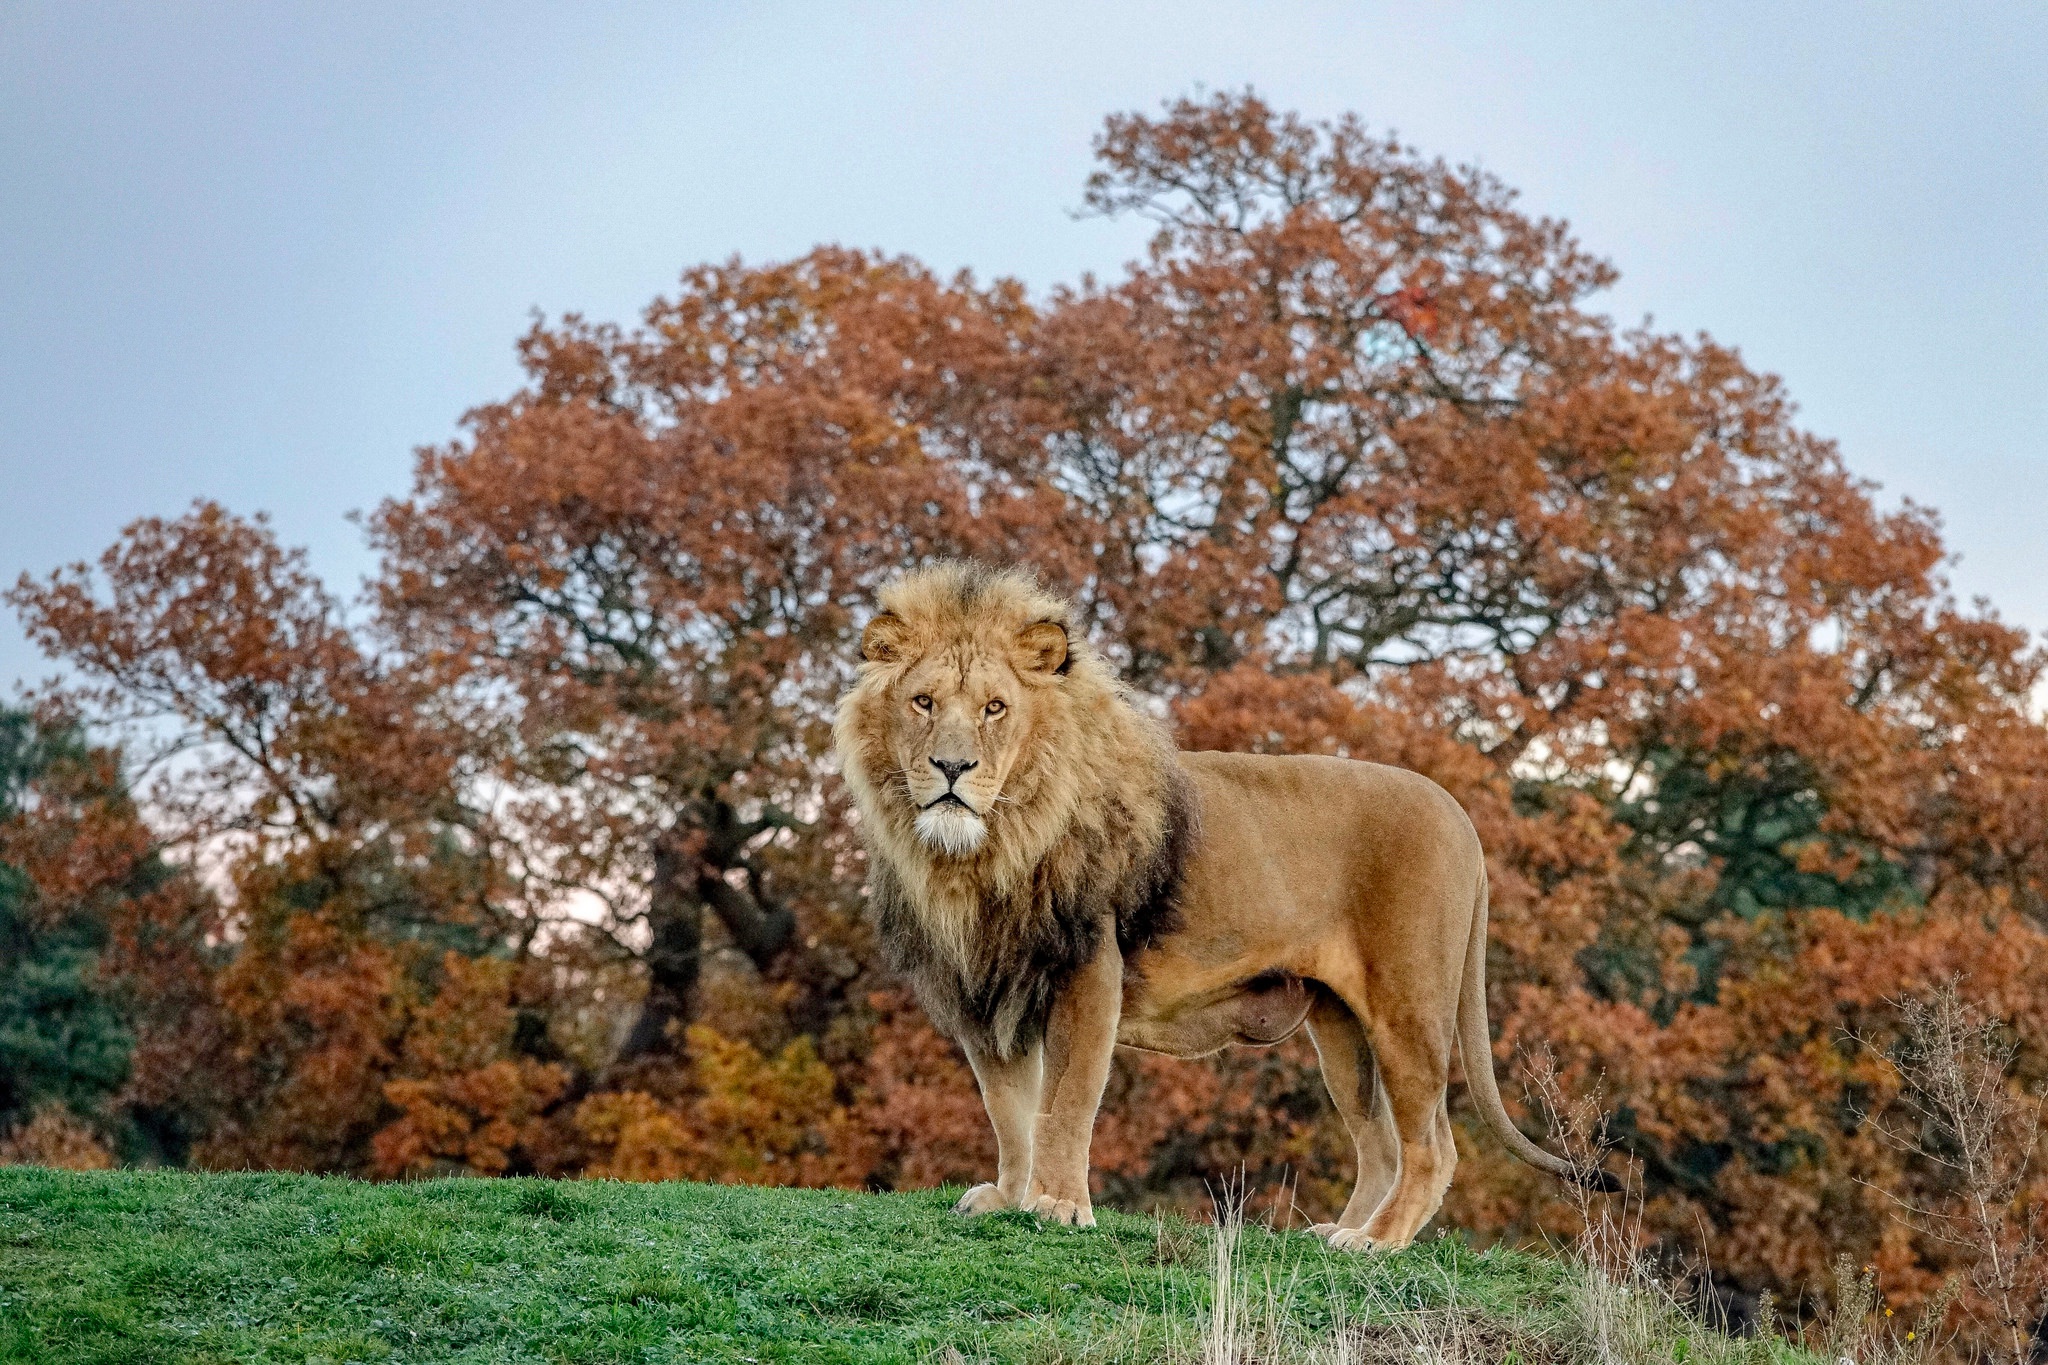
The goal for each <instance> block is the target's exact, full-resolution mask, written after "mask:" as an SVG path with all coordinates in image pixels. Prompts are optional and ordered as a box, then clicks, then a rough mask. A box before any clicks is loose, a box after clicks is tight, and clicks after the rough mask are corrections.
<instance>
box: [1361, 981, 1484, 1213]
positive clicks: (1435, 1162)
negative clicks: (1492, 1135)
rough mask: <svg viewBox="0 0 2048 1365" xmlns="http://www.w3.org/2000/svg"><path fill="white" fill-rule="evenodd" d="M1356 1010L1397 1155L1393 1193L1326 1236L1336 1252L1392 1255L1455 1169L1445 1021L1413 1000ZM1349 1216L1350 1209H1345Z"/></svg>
mask: <svg viewBox="0 0 2048 1365" xmlns="http://www.w3.org/2000/svg"><path fill="white" fill-rule="evenodd" d="M1360 1003H1362V1004H1363V1005H1364V1008H1362V1009H1356V1010H1355V1013H1356V1014H1357V1015H1358V1017H1359V1018H1360V1019H1362V1020H1363V1021H1364V1024H1365V1036H1366V1038H1367V1040H1368V1041H1369V1042H1370V1044H1371V1048H1372V1053H1373V1057H1374V1059H1375V1061H1376V1062H1377V1063H1378V1074H1379V1091H1380V1094H1381V1095H1383V1096H1384V1097H1385V1100H1386V1104H1385V1112H1386V1118H1387V1122H1388V1125H1389V1126H1390V1127H1391V1128H1392V1129H1393V1138H1394V1147H1395V1150H1396V1152H1397V1153H1398V1156H1397V1159H1396V1162H1395V1175H1394V1180H1393V1184H1392V1186H1391V1188H1389V1189H1388V1190H1387V1192H1386V1195H1385V1196H1384V1197H1383V1198H1382V1199H1381V1200H1380V1202H1379V1204H1378V1206H1377V1207H1375V1208H1374V1209H1373V1211H1372V1213H1371V1214H1370V1215H1369V1216H1368V1217H1367V1218H1366V1219H1365V1221H1364V1223H1363V1224H1361V1225H1360V1226H1358V1227H1355V1228H1340V1229H1339V1230H1338V1231H1337V1232H1334V1233H1332V1234H1331V1235H1330V1245H1331V1246H1332V1247H1335V1248H1337V1249H1339V1250H1345V1251H1349V1250H1387V1251H1391V1250H1397V1249H1399V1248H1401V1247H1405V1246H1407V1245H1408V1244H1409V1243H1410V1242H1412V1241H1414V1240H1415V1234H1416V1233H1418V1232H1420V1231H1421V1230H1422V1225H1423V1224H1424V1223H1427V1222H1428V1221H1429V1220H1430V1219H1431V1218H1432V1217H1433V1216H1435V1214H1436V1211H1437V1208H1438V1206H1439V1205H1441V1204H1442V1203H1443V1198H1444V1191H1446V1190H1448V1189H1449V1188H1450V1185H1451V1173H1452V1172H1453V1170H1455V1169H1456V1167H1457V1164H1458V1147H1457V1143H1456V1142H1455V1141H1454V1140H1453V1138H1452V1136H1451V1123H1450V1115H1449V1111H1448V1108H1447V1106H1446V1104H1445V1095H1446V1092H1447V1091H1448V1090H1449V1088H1450V1069H1451V1033H1450V1025H1449V1022H1448V1021H1447V1020H1445V1019H1442V1018H1439V1017H1437V1013H1436V1012H1434V1011H1429V1010H1426V1009H1422V1008H1418V1007H1417V1006H1416V1004H1415V1003H1413V1002H1407V1001H1402V1000H1400V999H1398V998H1395V999H1389V1000H1387V1001H1385V1002H1384V1004H1383V1005H1382V1006H1381V1007H1380V1008H1377V1009H1376V1008H1374V1003H1375V1002H1373V1001H1371V1000H1368V1001H1365V1002H1360ZM1347 1212H1348V1210H1347Z"/></svg>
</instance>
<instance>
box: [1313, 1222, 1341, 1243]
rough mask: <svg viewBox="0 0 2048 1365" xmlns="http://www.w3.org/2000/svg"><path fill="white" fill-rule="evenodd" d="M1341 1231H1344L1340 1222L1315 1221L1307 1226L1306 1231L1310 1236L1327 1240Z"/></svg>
mask: <svg viewBox="0 0 2048 1365" xmlns="http://www.w3.org/2000/svg"><path fill="white" fill-rule="evenodd" d="M1342 1231H1344V1225H1343V1224H1342V1223H1316V1224H1314V1225H1312V1226H1311V1227H1310V1228H1309V1230H1308V1233H1309V1236H1311V1237H1320V1238H1322V1239H1323V1240H1324V1241H1325V1242H1327V1241H1329V1240H1330V1238H1332V1237H1334V1236H1335V1235H1336V1234H1338V1233H1340V1232H1342Z"/></svg>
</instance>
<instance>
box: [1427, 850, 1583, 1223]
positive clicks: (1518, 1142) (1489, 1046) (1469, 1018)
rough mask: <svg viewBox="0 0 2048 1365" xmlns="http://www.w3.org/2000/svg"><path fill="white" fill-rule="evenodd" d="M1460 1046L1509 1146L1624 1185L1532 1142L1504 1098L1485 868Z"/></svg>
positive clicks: (1469, 1084)
mask: <svg viewBox="0 0 2048 1365" xmlns="http://www.w3.org/2000/svg"><path fill="white" fill-rule="evenodd" d="M1458 1051H1459V1052H1460V1053H1461V1054H1462V1055H1463V1056H1464V1059H1465V1086H1466V1088H1467V1089H1468V1090H1470V1091H1471V1092H1472V1102H1473V1103H1474V1104H1476V1105H1477V1106H1478V1107H1479V1112H1480V1114H1481V1115H1482V1116H1484V1117H1485V1119H1486V1126H1487V1127H1489V1128H1491V1129H1493V1131H1494V1133H1495V1134H1496V1135H1497V1136H1498V1137H1499V1138H1500V1140H1501V1141H1502V1142H1504V1143H1506V1144H1507V1148H1508V1150H1509V1151H1511V1152H1513V1153H1514V1154H1515V1155H1516V1156H1518V1157H1520V1158H1521V1159H1522V1160H1524V1161H1526V1162H1528V1163H1529V1164H1530V1165H1531V1166H1534V1167H1536V1168H1538V1169H1539V1170H1545V1171H1549V1172H1550V1173H1551V1174H1552V1175H1555V1176H1560V1177H1562V1178H1564V1179H1566V1180H1570V1181H1573V1182H1575V1183H1577V1184H1580V1185H1584V1186H1585V1187H1586V1188H1588V1189H1592V1190H1599V1191H1601V1192H1603V1193H1606V1194H1616V1193H1619V1192H1620V1190H1621V1182H1619V1181H1618V1180H1616V1179H1615V1178H1614V1177H1613V1176H1611V1175H1609V1174H1608V1173H1607V1172H1606V1171H1603V1170H1601V1169H1600V1168H1599V1167H1597V1166H1593V1167H1587V1166H1581V1165H1578V1164H1576V1163H1574V1162H1570V1161H1567V1160H1565V1159H1564V1158H1563V1157H1559V1156H1552V1155H1551V1154H1550V1153H1549V1152H1546V1151H1544V1150H1543V1149H1542V1148H1541V1147H1538V1146H1537V1145H1536V1144H1535V1143H1533V1142H1531V1141H1530V1140H1529V1139H1528V1138H1527V1137H1526V1136H1525V1135H1524V1134H1523V1132H1522V1130H1521V1129H1519V1128H1517V1127H1515V1123H1514V1120H1513V1119H1510V1118H1509V1117H1508V1111H1507V1109H1506V1107H1505V1106H1504V1105H1502V1104H1501V1102H1500V1086H1499V1084H1498V1083H1497V1082H1496V1081H1495V1080H1494V1077H1493V1033H1492V1030H1491V1029H1490V1028H1489V1027H1488V1025H1487V1022H1486V873H1485V872H1484V871H1483V870H1482V871H1481V872H1480V874H1479V903H1478V905H1476V906H1475V907H1473V911H1472V937H1471V941H1470V942H1469V943H1467V944H1466V945H1465V979H1464V982H1463V984H1462V985H1461V986H1460V987H1459V991H1458Z"/></svg>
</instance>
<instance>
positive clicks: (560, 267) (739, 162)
mask: <svg viewBox="0 0 2048 1365" xmlns="http://www.w3.org/2000/svg"><path fill="white" fill-rule="evenodd" d="M2044 72H2048V6H2043V5H2040V4H2035V3H2031V2H2030V3H2025V4H2018V3H2016V4H2010V5H2006V6H1991V5H1969V4H1963V5H1958V4H1955V3H1949V4H1943V5H1938V6H1937V5H1927V6H1893V5H1882V4H1821V3H1801V4H1797V5H1788V4H1783V3H1769V4H1735V3H1717V4H1711V5H1708V4H1700V5H1696V6H1691V7H1680V6H1675V5H1669V4H1640V5H1622V4H1614V5H1605V4H1583V5H1558V4H1549V5H1520V6H1512V7H1510V6H1500V7H1489V6H1478V5H1457V4H1412V5H1403V6H1386V5H1370V4H1350V5H1335V4H1331V5H1313V4H1301V5H1285V4H1258V5H1214V4H1202V3H1190V2H1189V0H1178V2H1177V3H1171V4H1158V5H1144V4H1116V5H1111V4H1103V3H1100V2H1099V0H1098V2H1097V3H1093V4H1065V3H1050V2H1043V0H1042V2H1041V3H1035V4H1028V5H1026V4H1018V5H1002V6H997V5H981V4H972V3H961V2H959V0H955V2H954V3H948V4H896V5H890V6H865V7H863V6H805V5H779V4H767V3H756V4H748V5H719V6H709V5H705V6H697V5H688V4H667V5H655V4H648V5H629V4H613V5H607V4H601V3H579V4H576V5H569V4H562V5H556V6H541V5H531V4H498V5H489V6H486V5H479V4H462V5H436V4H428V3H423V0H407V2H406V3H404V4H374V3H365V2H364V0H352V3H350V4H346V5H314V4H311V3H290V4H288V3H279V2H278V0H263V2H262V3H246V4H210V5H209V4H201V3H175V4H158V5H119V6H117V5H99V4H93V3H87V0H58V3H23V2H22V0H0V577H4V578H5V579H6V580H8V581H11V580H12V579H13V577H14V576H15V574H16V573H17V572H19V571H20V570H22V569H33V570H36V571H38V572H40V571H42V570H45V569H48V568H50V567H52V566H54V565H56V564H58V563H60V562H63V561H67V560H72V559H77V558H80V557H89V556H92V555H95V554H97V553H98V552H99V550H100V549H102V548H103V547H104V546H105V545H106V544H107V542H108V541H109V540H110V539H111V538H112V537H113V535H114V534H115V532H116V530H117V529H118V528H119V527H120V526H121V525H122V524H123V523H124V522H126V521H128V520H129V519H131V518H133V517H136V516H140V515H144V514H147V513H153V512H162V513H174V512H177V511H178V510H180V509H182V508H183V507H184V506H186V505H187V504H188V503H189V502H190V501H191V499H192V498H194V497H196V496H202V495H203V496H208V497H214V498H218V499H220V500H222V501H223V502H225V503H227V504H228V505H229V506H231V507H233V508H236V509H237V510H241V511H255V510H258V509H267V510H269V511H271V512H272V513H274V514H275V516H276V518H277V522H278V525H279V527H280V528H281V530H282V532H283V534H284V535H285V537H286V538H288V539H290V540H292V541H296V542H302V543H304V544H307V545H308V546H310V547H311V549H312V551H313V554H314V560H315V563H316V565H317V566H318V567H319V568H320V569H321V571H322V572H324V573H325V574H327V575H328V576H329V578H330V580H331V581H332V582H334V583H335V585H336V586H337V587H338V588H340V589H341V590H342V591H343V592H344V593H351V592H353V591H354V588H355V585H356V583H357V581H358V580H359V579H360V577H361V575H362V574H363V573H364V572H366V571H367V570H368V568H369V567H370V564H369V557H368V556H367V554H366V553H365V552H364V551H363V549H362V548H361V541H360V537H359V535H358V533H357V531H356V529H355V527H353V526H352V525H350V524H349V523H348V522H347V521H346V520H345V514H346V513H347V512H349V511H350V510H351V509H359V508H365V507H369V506H371V505H373V504H374V503H375V502H376V501H377V500H378V499H379V498H381V497H383V496H385V495H387V494H390V493H395V492H399V491H402V490H403V489H404V487H405V486H406V482H407V478H408V470H409V461H410V451H411V449H412V447H413V446H415V445H417V444H420V443H423V442H435V441H441V440H445V439H447V438H448V437H449V436H450V435H451V434H453V432H454V430H455V423H456V419H457V418H458V417H459V415H460V414H461V412H462V410H463V409H464V408H466V407H468V406H470V405H472V404H475V403H478V402H482V401H485V400H488V399H491V398H494V397H497V396H500V395H502V394H504V393H505V392H507V391H508V389H509V388H510V387H511V386H512V385H513V384H514V382H515V380H516V368H515V366H514V364H513V357H512V342H513V340H514V338H515V337H516V336H517V335H518V334H519V333H520V332H521V331H522V330H523V329H524V328H525V326H526V323H527V319H528V316H529V314H530V312H531V310H533V309H535V308H538V309H541V310H543V311H544V312H548V313H557V312H561V311H566V310H575V311H580V312H582V313H584V314H586V315H589V316H592V317H597V318H609V319H621V320H624V319H630V318H631V317H633V316H634V315H636V314H637V313H638V311H639V310H640V309H641V307H643V306H644V305H645V304H646V303H647V302H648V300H649V299H650V298H652V297H653V296H654V295H655V294H656V293H658V292H661V291H663V290H665V289H666V288H668V287H669V285H670V284H671V282H672V281H673V280H674V278H675V276H676V274H677V272H678V271H679V270H680V269H681V268H682V267H683V266H685V265H687V264H690V263H694V262H698V261H703V260H707V259H718V258H723V257H725V256H728V255H730V254H732V253H735V252H737V253H740V254H742V255H744V256H746V257H747V258H749V259H752V260H764V259H770V258H776V257H783V256H788V255H791V254H794V253H796V252H800V251H802V250H804V249H805V248H807V247H809V246H811V245H813V244H814V243H817V242H822V241H836V242H843V243H847V244H850V245H861V246H879V247H883V248H886V249H889V250H892V251H904V252H909V253H911V254H914V255H916V256H919V257H922V258H923V259H925V260H926V261H928V262H930V263H932V264H933V265H935V266H938V267H940V268H943V269H948V270H950V269H952V268H955V267H959V266H972V267H973V268H974V269H975V270H976V271H978V272H980V273H982V274H984V275H989V274H1014V275H1017V276H1020V277H1021V278H1023V279H1024V280H1026V281H1027V282H1029V283H1030V284H1032V285H1033V286H1034V287H1043V286H1046V285H1048V284H1051V283H1053V282H1055V281H1059V280H1065V279H1072V278H1074V277H1075V276H1077V275H1078V274H1079V273H1080V272H1081V271H1083V270H1089V269H1092V270H1095V271H1097V272H1098V273H1108V272H1111V271H1113V270H1114V269H1115V268H1116V267H1117V266H1118V264H1119V263H1120V262H1122V261H1123V260H1125V259H1127V258H1128V257H1129V256H1131V255H1133V254H1134V253H1135V252H1136V250H1137V249H1138V246H1139V243H1140V240H1141V231H1140V229H1139V228H1138V227H1137V226H1136V225H1119V224H1108V223H1103V222H1100V221H1079V222H1077V221H1074V220H1073V219H1072V217H1071V216H1070V211H1071V210H1072V208H1073V207H1074V206H1075V205H1076V204H1077V203H1078V201H1079V198H1080V187H1081V182H1082V179H1083V177H1084V176H1085V175H1086V174H1087V172H1088V169H1089V154H1088V144H1089V139H1090V137H1091V135H1092V134H1093V133H1094V131H1095V129H1096V127H1097V125H1098V124H1099V122H1100V120H1101V118H1102V116H1103V115H1104V114H1105V113H1107V112H1109V111H1111V110H1120V109H1128V108H1154V107H1156V106H1157V104H1158V101H1159V100H1160V99H1161V98H1163V97H1165V96H1168V95H1173V94H1178V93H1182V92H1186V91H1188V90H1190V89H1191V88H1193V87H1194V86H1196V85H1197V84H1202V85H1206V86H1208V87H1211V88H1217V87H1236V86H1239V85H1243V84H1245V83H1252V84H1255V85H1256V86H1257V87H1258V88H1259V89H1260V90H1262V91H1263V92H1264V93H1265V94H1266V95H1268V96H1269V97H1270V98H1272V99H1273V100H1275V101H1276V102H1278V103H1281V104H1283V105H1289V106H1293V107H1297V108H1300V109H1302V110H1304V111H1306V112H1309V113H1312V114H1318V115H1321V114H1332V113H1337V112H1340V111H1343V110H1347V109H1348V110H1355V111H1357V112H1358V113H1359V114H1361V115H1362V116H1363V117H1364V118H1365V119H1366V120H1367V121H1368V122H1369V123H1371V124H1373V125H1374V126H1376V127H1380V128H1387V127H1391V128H1394V129H1396V130H1398V131H1399V132H1400V133H1401V134H1402V135H1403V136H1404V137H1406V138H1407V139H1409V140H1410V141H1413V142H1415V143H1417V144H1418V145H1420V146H1421V147H1422V148H1424V149H1425V150H1427V151H1431V152H1434V153H1438V154H1441V155H1444V156H1446V157H1449V158H1452V159H1454V160H1470V161H1477V162H1479V163H1481V164H1483V165H1485V166H1487V167H1488V168H1490V169H1492V170H1494V171H1495V172H1497V173H1499V174H1500V175H1501V176H1503V177H1504V178H1505V179H1506V180H1507V181H1508V182H1510V183H1511V184H1514V185H1516V186H1519V187H1520V188H1521V189H1522V190H1523V191H1524V194H1525V200H1526V203H1527V205H1528V206H1529V207H1530V208H1531V209H1533V210H1536V211H1538V212H1542V213H1546V214H1555V215H1561V216H1563V217H1566V218H1569V219H1570V220H1571V221H1572V222H1573V224H1574V225H1575V226H1576V228H1577V230H1578V231H1579V233H1580V235H1581V236H1582V238H1583V239H1584V240H1585V241H1586V242H1587V243H1588V244H1589V245H1590V246H1591V247H1592V248H1594V249H1595V250H1597V251H1599V252H1601V253H1603V254H1605V255H1607V256H1609V257H1610V258H1611V259H1613V260H1614V261H1615V263H1616V264H1617V265H1618V266H1619V267H1620V268H1621V271H1622V283H1621V285H1620V287H1619V288H1618V289H1616V290H1615V291H1614V292H1613V293H1612V294H1611V295H1610V296H1609V298H1608V300H1607V306H1608V309H1609V311H1611V312H1613V313H1614V314H1615V315H1616V316H1618V317H1621V318H1623V319H1627V320H1631V321H1632V320H1635V319H1638V318H1640V317H1641V316H1642V315H1643V314H1645V313H1652V314H1654V315H1655V318H1656V321H1657V323H1658V324H1659V325H1660V326H1664V327H1670V328H1675V329H1679V330H1684V331H1692V330H1696V329H1705V330H1707V331H1709V332H1711V333H1713V334H1714V335H1715V336H1716V337H1718V338H1720V339H1721V340H1723V341H1727V342H1732V343H1734V344H1737V345H1739V346H1741V347H1742V348H1743V350H1744V352H1745V354H1746V355H1747V356H1748V358H1749V359H1750V361H1751V362H1752V363H1753V364H1755V365H1758V366H1760V367H1762V368H1766V369H1769V370H1773V371H1776V372H1778V373H1781V374H1783V375H1784V376H1785V377H1786V379H1787V381H1788V382H1789V385H1790V388H1791V391H1792V393H1793V395H1794V396H1795V397H1796V398H1797V399H1798V400H1799V401H1800V403H1801V404H1802V407H1803V409H1804V414H1805V420H1806V422H1807V423H1808V425H1810V426H1811V427H1812V428H1813V429H1815V430H1817V431H1819V432H1821V433H1823V434H1825V435H1828V436H1831V437H1834V438H1836V439H1838V440H1839V441H1840V442H1841V443H1842V446H1843V449H1844V451H1845V453H1846V455H1847V458H1848V460H1849V462H1850V463H1851V465H1852V466H1853V467H1854V468H1855V469H1857V470H1858V471H1860V472H1862V473H1864V474H1867V475H1869V476H1870V477H1872V478H1875V479H1878V480H1880V481H1881V482H1882V483H1883V484H1884V485H1885V487H1886V490H1887V492H1886V496H1887V497H1896V496H1899V495H1904V496H1910V497H1912V498H1915V499H1917V500H1919V501H1922V502H1927V503H1931V504H1933V505H1935V506H1937V507H1939V508H1940V509H1941V510H1942V512H1943V513H1944V515H1945V517H1946V521H1947V526H1948V539H1949V544H1950V546H1951V548H1952V549H1954V550H1955V551H1957V552H1959V553H1960V554H1961V555H1962V557H1963V558H1962V562H1961V563H1960V565H1959V566H1958V567H1957V569H1956V570H1955V578H1956V581H1957V584H1958V586H1959V588H1960V589H1961V591H1962V592H1963V593H1964V595H1966V596H1968V595H1974V594H1978V593H1982V594H1986V595H1988V596H1989V597H1991V598H1992V600H1993V601H1994V603H1996V604H1997V605H1998V606H1999V608H2000V609H2001V610H2002V611H2003V612H2004V614H2005V615H2006V616H2008V617H2009V618H2010V619H2013V620H2016V621H2018V622H2020V623H2021V624H2024V625H2027V626H2029V627H2031V628H2034V629H2036V630H2043V629H2048V573H2044V572H2043V569H2042V560H2043V553H2042V546H2043V536H2042V533H2041V530H2040V528H2041V526H2042V524H2043V522H2044V518H2048V436H2044V434H2043V433H2044V431H2048V384H2044V382H2043V379H2042V375H2043V372H2044V370H2048V75H2044ZM44 671H45V666H44V665H43V664H42V663H41V661H40V660H39V659H37V658H36V656H34V655H33V654H32V652H31V651H30V650H29V649H28V647H27V646H26V645H25V644H24V643H23V642H22V640H21V638H20V635H19V631H18V628H17V627H16V626H15V625H14V623H13V622H12V620H11V619H7V620H5V621H0V687H4V686H5V685H6V683H7V681H8V680H9V679H12V678H15V677H18V676H23V675H35V674H40V673H42V672H44Z"/></svg>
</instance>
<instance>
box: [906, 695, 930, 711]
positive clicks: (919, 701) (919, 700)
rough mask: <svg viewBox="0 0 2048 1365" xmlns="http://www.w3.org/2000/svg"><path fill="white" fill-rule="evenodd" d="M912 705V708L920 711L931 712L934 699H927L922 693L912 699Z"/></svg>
mask: <svg viewBox="0 0 2048 1365" xmlns="http://www.w3.org/2000/svg"><path fill="white" fill-rule="evenodd" d="M910 704H911V705H912V706H915V707H916V708H917V709H918V710H920V711H930V710H931V709H932V699H931V698H930V697H927V696H926V695H925V694H924V693H922V692H920V693H918V694H917V695H916V696H914V697H912V698H911V699H910Z"/></svg>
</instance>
